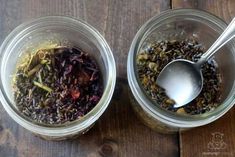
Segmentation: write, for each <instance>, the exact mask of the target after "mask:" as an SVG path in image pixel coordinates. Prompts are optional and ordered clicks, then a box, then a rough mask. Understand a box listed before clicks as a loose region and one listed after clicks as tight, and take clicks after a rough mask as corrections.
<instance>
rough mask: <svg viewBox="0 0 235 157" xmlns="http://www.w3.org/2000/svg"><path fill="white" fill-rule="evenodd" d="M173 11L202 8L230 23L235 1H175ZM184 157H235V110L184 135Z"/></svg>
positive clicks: (181, 146)
mask: <svg viewBox="0 0 235 157" xmlns="http://www.w3.org/2000/svg"><path fill="white" fill-rule="evenodd" d="M172 7H173V8H182V7H187V8H198V9H202V10H205V11H209V12H211V13H213V14H215V15H217V16H218V17H220V18H222V19H224V20H225V21H226V22H230V21H231V19H232V18H233V17H234V16H235V10H234V7H235V1H234V0H217V1H214V0H173V1H172ZM180 150H181V153H180V154H181V157H191V156H193V157H207V156H208V157H215V156H216V157H217V156H219V157H234V156H235V151H234V150H235V108H234V107H233V109H231V110H230V111H229V112H228V113H227V114H226V115H225V116H223V117H222V118H220V119H219V120H217V121H215V122H214V123H211V124H209V125H207V126H204V127H200V128H196V129H192V130H190V131H187V132H182V133H181V134H180Z"/></svg>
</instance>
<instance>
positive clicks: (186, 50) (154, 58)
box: [136, 40, 221, 115]
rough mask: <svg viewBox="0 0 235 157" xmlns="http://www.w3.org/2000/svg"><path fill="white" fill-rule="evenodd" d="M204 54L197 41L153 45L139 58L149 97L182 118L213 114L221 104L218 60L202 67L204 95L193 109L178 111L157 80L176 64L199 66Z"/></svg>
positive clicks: (141, 75) (161, 42)
mask: <svg viewBox="0 0 235 157" xmlns="http://www.w3.org/2000/svg"><path fill="white" fill-rule="evenodd" d="M203 53H204V50H203V48H202V45H201V44H199V43H198V42H197V41H195V40H184V41H176V40H172V41H159V42H156V43H153V44H151V45H149V48H148V49H147V50H144V51H142V52H140V53H139V54H138V55H137V58H136V59H137V71H138V76H139V79H140V82H141V84H142V87H143V88H144V90H145V92H146V93H147V95H148V96H149V97H150V98H151V99H152V100H153V101H155V102H156V103H157V104H159V105H160V106H161V107H162V108H164V109H166V110H170V111H174V112H177V113H179V114H192V115H194V114H202V113H205V112H208V111H211V110H213V109H214V108H215V107H217V106H218V105H219V102H220V95H221V94H220V88H221V81H220V80H221V78H220V77H221V76H220V74H219V72H218V69H217V68H216V64H215V61H214V60H210V61H208V62H207V63H206V64H204V66H203V67H202V74H203V77H204V84H203V89H202V91H201V93H200V95H199V96H198V97H197V98H196V99H195V100H193V101H192V102H191V103H190V104H189V105H186V106H184V107H182V108H179V109H176V108H174V107H173V105H174V104H175V102H174V100H172V99H169V98H168V97H167V95H166V94H165V92H164V90H163V89H162V88H161V87H159V86H157V84H156V80H157V77H158V75H159V73H160V72H161V70H162V69H163V68H164V67H165V66H166V65H167V64H168V63H169V62H171V61H172V60H175V59H187V60H191V61H194V62H196V61H197V60H198V59H199V58H200V56H201V55H202V54H203Z"/></svg>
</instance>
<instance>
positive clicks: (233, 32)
mask: <svg viewBox="0 0 235 157" xmlns="http://www.w3.org/2000/svg"><path fill="white" fill-rule="evenodd" d="M233 37H235V18H233V20H232V21H231V22H230V23H229V25H228V26H227V28H226V29H225V30H224V32H223V33H222V34H221V35H220V36H219V38H218V39H217V40H216V41H215V42H214V44H213V45H212V46H211V47H210V48H209V49H208V50H207V51H206V53H204V54H203V55H202V56H201V58H200V59H199V60H198V61H197V63H196V64H197V65H198V66H201V65H202V64H203V63H205V62H206V61H207V60H208V59H210V58H211V57H212V56H213V55H214V54H215V52H217V50H219V49H220V48H221V47H222V46H224V45H225V44H226V43H227V42H229V41H230V40H231V39H232V38H233Z"/></svg>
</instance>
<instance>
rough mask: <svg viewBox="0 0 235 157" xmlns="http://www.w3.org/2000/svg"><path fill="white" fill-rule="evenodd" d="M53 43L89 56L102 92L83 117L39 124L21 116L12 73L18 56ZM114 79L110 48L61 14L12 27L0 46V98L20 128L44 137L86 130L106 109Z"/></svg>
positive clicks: (62, 136) (94, 33) (98, 36)
mask: <svg viewBox="0 0 235 157" xmlns="http://www.w3.org/2000/svg"><path fill="white" fill-rule="evenodd" d="M53 45H63V46H76V47H79V48H80V49H82V50H83V51H85V52H87V53H89V55H91V56H93V57H94V58H95V59H96V61H97V62H98V64H99V67H100V69H101V73H102V76H103V82H104V83H103V84H104V92H103V95H102V97H101V99H100V101H99V103H98V104H97V105H96V106H95V107H94V108H93V109H92V110H91V111H90V112H89V113H87V114H86V115H85V116H84V117H82V118H80V119H78V120H76V121H73V122H69V123H66V124H62V125H43V124H38V123H35V122H33V121H32V120H30V119H27V118H26V117H25V116H23V115H22V114H21V113H20V112H19V111H18V110H17V107H16V104H15V102H14V97H13V91H12V90H13V89H12V76H13V74H14V73H15V72H16V65H17V62H18V60H19V57H20V56H22V55H24V54H26V53H30V52H35V51H36V50H38V49H40V48H41V47H43V48H45V47H53ZM115 82H116V66H115V61H114V57H113V54H112V51H111V49H110V48H109V46H108V44H107V42H106V41H105V39H104V38H103V37H102V36H101V34H100V33H99V32H98V31H97V30H96V29H95V28H93V27H92V26H90V25H89V24H87V23H85V22H83V21H81V20H77V19H73V18H69V17H61V16H49V17H42V18H39V19H36V20H32V21H29V22H26V23H24V24H22V25H20V26H18V27H17V28H15V29H14V30H13V31H12V32H11V33H10V34H9V35H8V36H7V37H6V39H5V40H4V42H3V44H2V45H1V48H0V100H1V103H2V105H3V107H4V109H5V110H6V111H7V113H8V114H9V115H10V116H11V117H12V118H13V119H14V120H15V121H16V122H17V123H18V124H20V125H21V126H22V127H24V128H26V129H28V130H30V131H31V132H33V133H35V134H38V135H39V136H41V137H44V138H46V139H56V140H61V139H66V138H69V137H73V136H75V135H80V134H82V133H84V132H86V131H87V130H88V129H89V128H90V127H92V125H93V124H94V123H95V121H96V120H97V119H98V118H99V117H100V116H101V115H102V113H103V112H104V111H105V109H106V108H107V106H108V104H109V102H110V100H111V97H112V94H113V91H114V86H115Z"/></svg>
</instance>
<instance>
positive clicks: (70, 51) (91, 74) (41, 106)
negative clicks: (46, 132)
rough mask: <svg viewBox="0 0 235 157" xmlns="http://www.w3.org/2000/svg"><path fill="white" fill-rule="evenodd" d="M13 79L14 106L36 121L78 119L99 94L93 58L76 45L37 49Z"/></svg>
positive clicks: (49, 121) (99, 77)
mask: <svg viewBox="0 0 235 157" xmlns="http://www.w3.org/2000/svg"><path fill="white" fill-rule="evenodd" d="M14 80H15V82H14V91H15V92H14V96H15V101H16V105H17V107H18V109H19V110H20V111H21V112H22V113H23V114H24V115H25V116H27V117H29V118H31V119H32V120H34V121H36V122H39V123H46V124H62V123H65V122H68V121H74V120H76V119H79V118H80V117H82V116H84V115H85V114H87V113H88V112H89V111H90V110H92V109H93V108H94V106H95V105H96V104H97V103H98V102H99V100H100V98H101V96H102V93H103V84H102V83H103V82H102V78H101V74H100V71H99V67H98V66H97V64H96V62H95V60H94V59H93V58H91V57H90V56H89V55H88V54H87V53H84V52H82V51H81V50H79V49H77V48H67V47H60V48H54V49H45V50H39V51H38V52H37V53H35V54H32V55H30V56H29V57H28V58H27V59H25V62H23V63H22V64H21V65H19V66H18V68H17V72H16V76H15V78H14Z"/></svg>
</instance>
